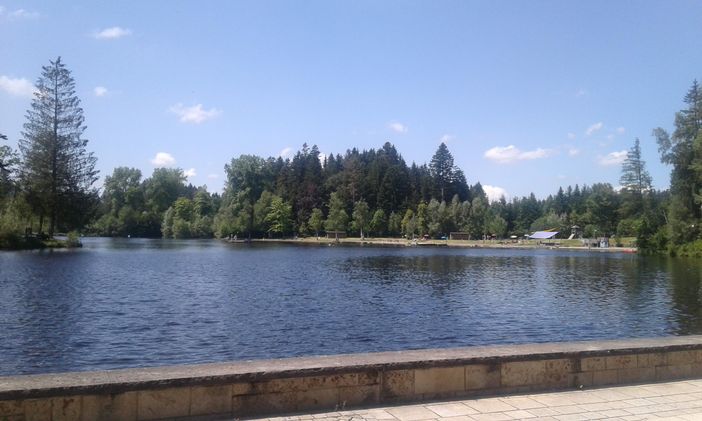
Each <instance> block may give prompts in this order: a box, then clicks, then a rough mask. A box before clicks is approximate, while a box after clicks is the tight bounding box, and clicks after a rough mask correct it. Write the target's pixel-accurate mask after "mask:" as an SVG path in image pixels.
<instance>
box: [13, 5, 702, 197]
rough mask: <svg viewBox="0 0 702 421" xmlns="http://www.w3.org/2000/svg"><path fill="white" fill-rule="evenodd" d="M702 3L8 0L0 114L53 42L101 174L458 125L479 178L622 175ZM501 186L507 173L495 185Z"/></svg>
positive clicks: (432, 144) (426, 150) (217, 161)
mask: <svg viewBox="0 0 702 421" xmlns="http://www.w3.org/2000/svg"><path fill="white" fill-rule="evenodd" d="M700 18H702V2H699V1H665V2H663V1H658V2H651V1H616V2H613V1H588V2H575V1H533V2H517V1H514V2H507V1H501V2H493V1H484V2H469V1H436V2H431V1H424V2H415V1H406V2H399V1H353V2H352V1H347V2H342V1H304V2H298V1H285V2H274V1H251V2H230V1H221V2H215V1H212V2H181V1H134V2H107V1H72V2H53V1H45V2H34V1H28V2H19V1H6V0H0V40H1V41H0V132H2V133H5V134H7V135H8V136H9V137H10V142H9V143H10V144H11V145H13V146H14V145H16V142H17V139H18V138H19V137H20V131H21V129H22V124H23V123H24V113H25V111H26V109H27V108H28V107H29V104H30V101H31V98H30V97H31V90H32V83H33V82H34V81H36V78H37V77H38V76H39V73H40V71H41V66H42V65H45V64H47V63H48V61H49V60H50V59H54V58H55V57H57V56H59V55H60V56H61V57H62V58H63V61H64V62H65V63H66V65H67V66H68V68H69V69H70V70H71V71H72V72H73V76H74V78H75V80H76V84H77V93H78V95H79V97H80V98H81V100H82V105H83V108H84V110H85V117H86V123H87V125H88V129H87V131H86V133H85V135H86V137H87V138H88V139H90V143H89V147H90V149H91V150H93V151H94V152H95V153H96V155H97V157H98V166H99V168H100V170H101V174H102V175H103V176H104V175H107V174H110V173H111V172H112V169H113V168H114V167H117V166H130V167H137V168H140V169H141V170H142V172H143V173H144V175H145V176H148V175H150V174H151V172H152V170H153V168H154V167H156V166H162V165H166V166H169V165H170V166H178V167H180V168H183V169H184V170H187V171H188V173H189V175H190V177H189V179H190V181H191V182H192V183H193V184H196V185H202V184H207V186H208V187H209V188H210V190H213V191H218V190H220V189H221V188H222V185H223V179H224V169H223V167H224V164H225V163H227V162H228V161H229V160H230V159H231V158H232V157H235V156H239V155H240V154H244V153H247V154H257V155H261V156H277V155H280V154H283V155H287V154H289V153H290V152H289V151H295V150H297V149H298V148H299V147H300V146H301V145H302V144H303V143H304V142H307V143H308V144H317V145H318V146H319V149H320V150H321V151H322V152H323V153H329V152H334V153H343V152H344V151H345V150H346V149H348V148H352V147H358V148H359V149H368V148H378V147H380V146H381V145H382V144H383V143H384V142H385V141H390V142H392V143H393V144H395V146H396V147H397V148H398V150H399V151H400V152H401V153H402V155H403V156H404V158H405V159H406V160H407V161H408V163H410V162H412V161H415V162H417V163H424V162H428V161H429V160H430V159H431V156H432V154H433V153H434V152H435V150H436V148H437V147H438V145H439V143H440V142H441V141H442V140H444V141H446V142H447V144H448V147H449V149H450V151H451V152H452V153H453V156H454V158H455V162H456V164H458V165H459V166H460V167H461V168H462V169H463V170H464V171H465V173H466V176H467V178H468V181H469V182H470V183H474V182H476V181H480V182H481V183H483V184H484V185H487V186H490V190H491V191H496V192H500V191H504V192H506V193H507V194H508V195H509V196H522V195H527V194H529V193H530V192H535V193H536V194H537V196H540V197H545V196H546V195H548V194H550V193H554V192H555V191H556V190H557V189H558V186H560V185H563V186H566V185H569V184H571V185H574V184H576V183H579V184H584V183H586V184H592V183H594V182H599V181H604V182H610V183H612V184H613V185H615V186H616V185H617V184H618V180H619V176H620V170H621V166H620V162H621V160H622V159H623V156H624V152H623V151H626V150H627V149H629V148H630V147H631V145H632V144H633V142H634V139H635V138H636V137H639V138H640V140H641V144H642V148H643V153H644V158H645V159H646V161H647V164H648V168H649V170H650V172H651V174H652V176H653V179H654V185H655V186H656V187H657V188H666V187H667V185H668V173H669V168H666V167H665V166H663V165H662V164H660V162H659V159H658V155H657V150H656V145H655V141H654V139H653V138H652V137H651V130H652V129H653V128H654V127H658V126H661V127H664V128H667V129H670V128H672V122H673V118H674V113H675V111H677V110H679V109H680V108H681V107H682V105H683V104H682V98H683V96H684V94H685V92H686V91H687V89H688V88H689V86H690V84H691V83H692V81H693V79H695V78H697V79H702V54H700V40H702V25H701V24H700ZM500 189H502V190H500Z"/></svg>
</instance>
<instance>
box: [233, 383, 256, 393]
mask: <svg viewBox="0 0 702 421" xmlns="http://www.w3.org/2000/svg"><path fill="white" fill-rule="evenodd" d="M252 393H254V386H253V384H252V383H234V384H232V396H238V395H250V394H252Z"/></svg>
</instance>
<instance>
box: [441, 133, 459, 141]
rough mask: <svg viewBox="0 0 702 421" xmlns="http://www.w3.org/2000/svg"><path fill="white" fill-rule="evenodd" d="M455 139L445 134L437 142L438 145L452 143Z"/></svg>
mask: <svg viewBox="0 0 702 421" xmlns="http://www.w3.org/2000/svg"><path fill="white" fill-rule="evenodd" d="M455 138H456V136H454V135H452V134H448V133H447V134H445V135H443V136H441V138H439V142H440V143H449V142H450V141H452V140H453V139H455Z"/></svg>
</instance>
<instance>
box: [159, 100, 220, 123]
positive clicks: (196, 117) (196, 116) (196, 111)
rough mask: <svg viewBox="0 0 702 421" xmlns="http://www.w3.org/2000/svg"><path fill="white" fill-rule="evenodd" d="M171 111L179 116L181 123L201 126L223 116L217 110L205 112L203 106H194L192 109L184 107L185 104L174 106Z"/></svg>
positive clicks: (212, 109) (211, 109)
mask: <svg viewBox="0 0 702 421" xmlns="http://www.w3.org/2000/svg"><path fill="white" fill-rule="evenodd" d="M169 110H170V112H172V113H174V114H176V115H178V117H179V119H180V122H181V123H193V124H200V123H202V122H204V121H207V120H211V119H213V118H216V117H217V116H219V115H220V114H222V111H220V110H218V109H216V108H210V109H209V110H205V109H203V108H202V104H197V105H193V106H192V107H184V106H183V104H181V103H178V104H176V105H174V106H172V107H171V108H170V109H169Z"/></svg>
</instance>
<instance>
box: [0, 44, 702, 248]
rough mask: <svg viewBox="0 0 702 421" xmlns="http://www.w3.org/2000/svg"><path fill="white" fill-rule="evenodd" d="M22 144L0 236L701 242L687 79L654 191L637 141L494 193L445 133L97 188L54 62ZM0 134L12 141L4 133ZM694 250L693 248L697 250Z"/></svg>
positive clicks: (700, 97) (130, 175)
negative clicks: (662, 177) (421, 145)
mask: <svg viewBox="0 0 702 421" xmlns="http://www.w3.org/2000/svg"><path fill="white" fill-rule="evenodd" d="M36 87H37V91H36V93H35V97H34V99H33V100H32V104H31V107H30V109H29V110H28V111H27V114H26V122H25V124H24V130H23V131H22V138H21V139H19V141H18V143H19V150H18V151H14V150H12V148H10V147H9V146H1V147H0V237H2V236H3V235H4V236H10V235H15V236H16V235H22V234H24V233H27V232H33V233H43V232H46V234H47V235H48V236H52V235H53V234H54V233H55V232H66V231H69V230H74V229H79V230H83V231H84V232H87V233H90V234H95V235H104V236H139V237H160V236H163V237H167V238H211V237H220V238H224V237H233V236H237V237H240V238H254V237H259V238H260V237H266V238H275V237H292V236H300V235H302V236H305V235H317V236H318V235H321V234H322V233H324V232H344V233H348V234H351V235H357V236H361V237H367V236H376V237H379V236H405V237H416V236H429V237H433V238H441V237H443V236H447V235H448V234H449V233H450V232H455V231H460V232H464V233H467V234H468V235H469V236H470V237H471V238H474V239H481V238H487V237H492V236H495V237H498V238H504V237H507V236H513V235H516V236H520V237H521V236H523V235H524V234H528V233H530V232H532V231H536V230H543V229H554V230H557V231H560V232H561V233H562V235H565V236H567V235H568V234H569V233H570V228H571V226H573V225H577V226H579V227H581V229H582V231H583V235H584V236H586V237H598V236H609V237H632V236H634V237H637V241H638V245H639V247H640V249H641V250H642V251H650V252H663V251H669V252H675V251H676V250H679V249H681V247H683V248H684V247H689V244H694V243H695V242H696V241H699V240H698V239H699V238H700V233H701V231H700V229H699V222H700V219H701V218H702V191H701V190H700V189H702V131H701V130H700V127H702V93H701V92H700V88H699V85H698V84H697V82H695V83H693V85H692V87H691V88H690V90H689V92H688V93H687V95H686V96H685V98H684V101H685V108H684V109H683V110H681V111H679V112H678V113H676V116H675V122H674V124H675V130H674V131H673V133H672V134H668V133H667V132H666V131H665V130H663V129H660V128H658V129H655V130H654V136H655V137H656V139H657V142H658V148H659V152H660V154H661V160H662V162H664V163H666V164H668V165H670V166H671V167H672V172H671V187H670V189H669V190H665V191H656V190H654V189H653V188H652V180H651V177H650V175H649V173H648V172H647V170H646V165H645V162H644V161H643V159H642V156H641V155H642V154H641V145H640V142H639V140H638V139H636V140H635V141H634V142H633V144H632V146H631V149H630V150H629V151H628V154H627V157H626V160H625V162H624V164H623V165H622V174H621V178H620V180H619V184H620V186H619V188H616V189H615V188H614V187H613V186H612V185H611V184H609V183H596V184H593V185H591V186H586V185H585V186H579V185H575V186H568V187H566V188H559V189H558V191H557V192H556V193H554V194H552V195H549V196H548V197H546V198H543V199H537V198H536V197H535V195H534V194H533V193H532V194H530V195H529V196H525V197H515V198H513V199H511V200H509V201H508V200H506V199H505V198H504V197H502V198H499V199H498V200H492V201H491V200H489V199H488V197H487V195H486V193H485V191H484V190H483V188H482V186H481V184H480V183H479V182H476V183H474V184H469V183H468V181H467V178H466V175H465V173H464V172H463V170H462V169H460V168H459V167H458V166H457V165H455V163H454V159H453V156H452V154H451V152H450V151H449V149H448V147H447V146H446V144H444V143H442V144H440V145H439V146H438V148H437V150H436V152H435V153H434V155H433V156H432V157H431V159H430V161H429V162H428V164H416V163H411V164H407V163H406V161H405V160H404V159H403V157H402V155H401V154H400V153H399V152H398V151H397V149H396V148H395V146H394V145H392V144H391V143H389V142H386V143H385V144H383V145H382V146H381V147H380V148H378V149H369V150H358V149H356V148H353V149H349V150H347V151H346V152H345V153H343V154H330V155H322V154H321V153H320V152H319V149H318V148H317V147H316V146H314V145H313V146H311V147H310V146H308V145H307V144H304V145H302V147H301V149H300V150H298V151H297V152H296V153H295V154H294V155H293V156H292V157H291V158H287V159H284V158H282V157H269V158H263V157H259V156H255V155H240V156H238V157H235V158H233V159H231V161H230V162H229V163H227V164H226V165H225V173H226V183H225V188H224V191H223V193H222V194H221V195H220V194H218V193H210V192H208V190H207V188H206V186H199V187H198V186H193V185H191V184H189V183H188V182H187V178H186V177H185V175H184V173H183V171H182V170H181V169H177V168H158V169H156V170H154V172H153V174H151V176H150V177H148V178H143V175H142V173H141V171H140V170H138V169H135V168H128V167H120V168H116V169H115V170H114V171H113V172H112V174H110V175H109V176H106V177H105V181H104V185H103V187H102V190H101V191H99V190H98V189H97V188H95V181H96V180H97V171H96V169H95V164H96V158H95V156H94V155H93V154H92V153H90V152H89V151H88V149H87V145H88V141H87V140H85V139H84V138H83V136H82V135H83V132H84V130H85V124H84V118H83V110H82V109H81V108H80V100H79V99H78V98H77V96H76V95H75V88H74V87H75V82H74V80H73V78H72V77H71V75H70V71H68V70H67V69H66V67H65V66H64V64H63V63H62V61H61V59H60V58H58V59H57V60H55V61H51V62H50V64H49V65H48V66H45V67H43V69H42V74H41V76H40V77H39V79H38V81H37V84H36ZM3 139H4V140H7V139H6V137H5V136H3ZM700 250H702V247H700Z"/></svg>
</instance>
